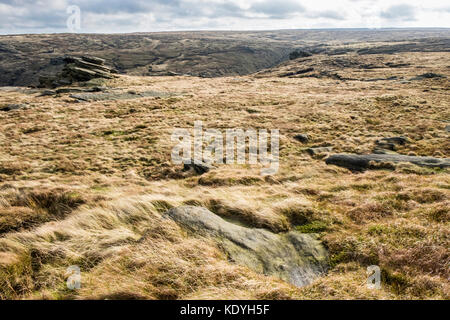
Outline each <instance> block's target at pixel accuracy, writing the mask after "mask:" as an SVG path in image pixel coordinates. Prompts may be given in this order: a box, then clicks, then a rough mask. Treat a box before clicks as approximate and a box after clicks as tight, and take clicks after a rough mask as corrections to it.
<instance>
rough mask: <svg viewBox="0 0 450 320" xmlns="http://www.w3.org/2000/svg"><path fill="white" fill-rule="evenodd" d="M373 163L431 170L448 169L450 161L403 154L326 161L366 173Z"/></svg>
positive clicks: (348, 156)
mask: <svg viewBox="0 0 450 320" xmlns="http://www.w3.org/2000/svg"><path fill="white" fill-rule="evenodd" d="M371 162H375V163H382V162H390V163H400V162H409V163H412V164H415V165H418V166H422V167H429V168H448V167H450V159H448V158H433V157H416V156H405V155H401V154H367V155H358V154H335V155H332V156H330V157H329V158H327V159H326V163H327V164H329V165H330V164H333V165H337V166H340V167H344V168H347V169H350V170H354V171H364V170H367V169H371V168H372V165H371Z"/></svg>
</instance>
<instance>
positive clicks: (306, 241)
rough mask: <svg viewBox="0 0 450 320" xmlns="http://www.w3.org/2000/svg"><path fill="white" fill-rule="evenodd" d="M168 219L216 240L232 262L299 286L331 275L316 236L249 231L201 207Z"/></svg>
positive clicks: (178, 211)
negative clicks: (319, 277) (327, 274)
mask: <svg viewBox="0 0 450 320" xmlns="http://www.w3.org/2000/svg"><path fill="white" fill-rule="evenodd" d="M166 216H167V217H168V218H170V219H172V220H173V221H175V222H176V223H177V224H179V225H180V226H181V227H183V228H185V229H187V230H188V231H190V232H192V233H194V234H195V235H199V236H204V237H208V238H211V239H213V240H214V241H215V242H216V243H217V244H218V245H219V247H220V248H221V249H222V250H223V251H224V252H225V253H226V254H227V256H228V258H229V259H230V260H231V261H232V262H235V263H237V264H240V265H243V266H247V267H248V268H250V269H252V270H254V271H255V272H258V273H262V274H265V275H270V276H275V277H278V278H280V279H282V280H284V281H287V282H289V283H291V284H293V285H295V286H298V287H302V286H305V285H308V284H310V283H311V282H312V281H313V280H314V279H315V278H317V277H318V276H321V275H323V274H325V273H326V272H327V269H328V254H327V251H326V249H325V248H324V246H323V245H322V244H321V242H320V241H319V240H318V239H317V236H316V235H313V234H302V233H299V232H297V231H291V232H288V233H283V234H275V233H272V232H270V231H268V230H265V229H255V228H247V227H243V226H239V225H236V224H233V223H230V222H227V221H225V220H224V219H222V218H221V217H219V216H217V215H215V214H214V213H212V212H211V211H209V210H207V209H205V208H201V207H190V206H187V207H179V208H174V209H171V210H169V211H168V212H167V213H166Z"/></svg>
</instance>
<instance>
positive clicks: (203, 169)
mask: <svg viewBox="0 0 450 320" xmlns="http://www.w3.org/2000/svg"><path fill="white" fill-rule="evenodd" d="M212 168H213V167H212V166H211V165H210V164H208V163H205V162H202V161H195V160H191V161H190V162H189V163H184V165H183V170H184V171H189V170H194V171H195V173H197V174H200V175H202V174H204V173H207V172H209V171H210V170H211V169H212Z"/></svg>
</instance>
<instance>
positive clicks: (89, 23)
mask: <svg viewBox="0 0 450 320" xmlns="http://www.w3.org/2000/svg"><path fill="white" fill-rule="evenodd" d="M71 5H76V6H78V7H79V8H80V12H81V15H80V16H81V23H80V28H81V29H72V31H74V30H75V31H76V32H93V33H113V32H152V31H175V30H269V29H300V28H380V27H384V28H385V27H447V28H448V27H450V2H449V1H448V0H400V1H398V0H278V1H273V0H239V1H238V0H147V1H143V0H126V1H120V0H98V1H95V0H38V1H31V0H0V34H11V33H50V32H69V31H70V29H68V27H67V20H68V18H69V17H70V16H71V14H70V13H68V12H67V8H68V7H69V6H71ZM72 12H73V11H72ZM70 22H71V24H70V25H71V26H73V27H75V28H76V26H77V25H76V19H71V20H70Z"/></svg>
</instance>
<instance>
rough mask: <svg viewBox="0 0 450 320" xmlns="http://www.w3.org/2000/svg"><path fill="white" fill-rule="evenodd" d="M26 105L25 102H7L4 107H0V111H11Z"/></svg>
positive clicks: (23, 107)
mask: <svg viewBox="0 0 450 320" xmlns="http://www.w3.org/2000/svg"><path fill="white" fill-rule="evenodd" d="M27 107H28V105H26V104H9V105H7V106H5V107H2V108H0V111H13V110H20V109H26V108H27Z"/></svg>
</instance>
